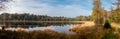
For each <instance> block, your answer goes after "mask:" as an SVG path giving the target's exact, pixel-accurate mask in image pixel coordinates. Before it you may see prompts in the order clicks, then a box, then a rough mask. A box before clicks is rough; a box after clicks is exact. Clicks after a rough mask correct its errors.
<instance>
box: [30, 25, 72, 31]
mask: <svg viewBox="0 0 120 39" xmlns="http://www.w3.org/2000/svg"><path fill="white" fill-rule="evenodd" d="M71 26H73V24H67V25H63V26H60V25H56V26H55V25H51V26H46V27H34V28H28V30H44V29H46V28H49V29H52V30H54V31H57V32H65V33H69V32H70V31H69V28H70V27H71Z"/></svg>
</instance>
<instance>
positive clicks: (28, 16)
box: [0, 13, 90, 21]
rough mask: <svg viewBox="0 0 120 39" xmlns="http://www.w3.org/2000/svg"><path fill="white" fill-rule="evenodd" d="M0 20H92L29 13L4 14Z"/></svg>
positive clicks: (83, 17)
mask: <svg viewBox="0 0 120 39" xmlns="http://www.w3.org/2000/svg"><path fill="white" fill-rule="evenodd" d="M0 20H1V21H2V20H18V21H23V20H26V21H31V20H33V21H86V20H90V16H77V17H75V18H68V17H64V16H48V15H34V14H29V13H24V14H9V13H2V14H1V15H0Z"/></svg>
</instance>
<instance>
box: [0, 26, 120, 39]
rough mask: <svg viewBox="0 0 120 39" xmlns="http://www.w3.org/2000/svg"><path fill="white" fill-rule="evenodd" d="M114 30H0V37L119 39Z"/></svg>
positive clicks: (15, 38)
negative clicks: (72, 32) (62, 31)
mask: <svg viewBox="0 0 120 39" xmlns="http://www.w3.org/2000/svg"><path fill="white" fill-rule="evenodd" d="M118 37H119V36H118V34H114V30H110V29H106V30H105V29H102V28H100V27H99V28H92V29H85V30H84V29H83V30H79V31H78V32H77V33H76V34H66V33H61V32H55V31H52V30H45V31H40V30H39V31H29V32H28V31H5V30H0V39H119V38H118Z"/></svg>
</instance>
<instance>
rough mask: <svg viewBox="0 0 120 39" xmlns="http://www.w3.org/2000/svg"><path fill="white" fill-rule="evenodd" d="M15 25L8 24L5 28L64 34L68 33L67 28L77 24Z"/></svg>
mask: <svg viewBox="0 0 120 39" xmlns="http://www.w3.org/2000/svg"><path fill="white" fill-rule="evenodd" d="M11 24H12V23H11ZM17 24H18V23H16V24H12V25H10V24H8V25H7V26H6V27H8V28H9V29H11V30H15V29H18V27H20V28H24V29H27V30H28V31H34V30H45V29H49V30H54V31H57V32H65V33H70V31H69V28H70V27H71V26H73V25H74V24H78V23H39V24H36V25H35V24H34V25H32V24H29V25H28V24H27V23H26V25H25V24H24V23H23V24H24V25H17Z"/></svg>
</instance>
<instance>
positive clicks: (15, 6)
mask: <svg viewBox="0 0 120 39" xmlns="http://www.w3.org/2000/svg"><path fill="white" fill-rule="evenodd" d="M115 1H116V0H101V2H102V8H104V9H105V10H107V11H109V10H110V9H111V6H113V5H112V3H114V2H115ZM6 5H7V6H8V9H7V10H6V11H4V12H10V13H18V14H21V13H30V14H35V15H48V16H65V17H76V16H80V15H84V16H89V15H91V14H92V9H93V0H13V2H9V3H7V4H6Z"/></svg>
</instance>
